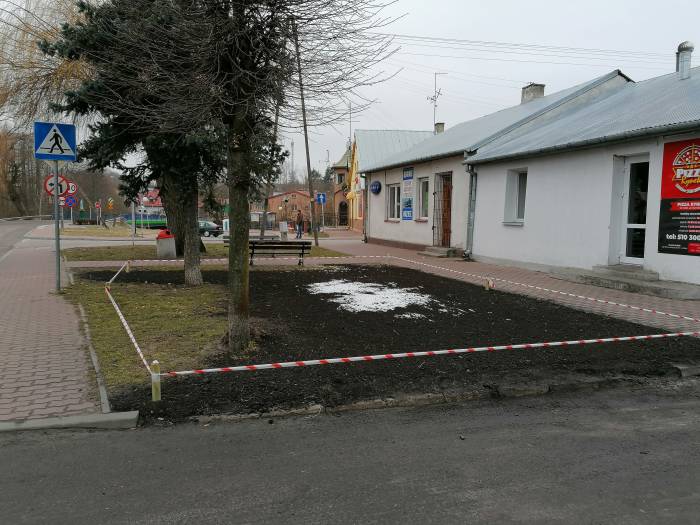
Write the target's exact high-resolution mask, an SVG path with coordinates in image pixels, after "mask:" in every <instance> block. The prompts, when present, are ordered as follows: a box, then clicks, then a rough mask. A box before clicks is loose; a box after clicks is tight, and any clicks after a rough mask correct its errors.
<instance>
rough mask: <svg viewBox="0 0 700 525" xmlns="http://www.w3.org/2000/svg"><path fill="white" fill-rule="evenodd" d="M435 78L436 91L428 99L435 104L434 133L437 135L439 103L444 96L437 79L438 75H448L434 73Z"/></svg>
mask: <svg viewBox="0 0 700 525" xmlns="http://www.w3.org/2000/svg"><path fill="white" fill-rule="evenodd" d="M433 75H434V77H435V90H434V91H433V96H432V97H427V98H428V100H429V101H430V102H432V103H433V133H435V123H436V122H437V102H438V99H439V98H440V95H442V88H441V89H438V88H437V77H438V75H447V73H437V72H436V73H433Z"/></svg>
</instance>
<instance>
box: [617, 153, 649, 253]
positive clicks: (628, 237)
mask: <svg viewBox="0 0 700 525" xmlns="http://www.w3.org/2000/svg"><path fill="white" fill-rule="evenodd" d="M648 187H649V161H648V160H647V159H646V158H645V157H629V158H627V159H626V160H625V178H624V186H623V188H624V190H623V194H622V203H623V204H622V243H621V248H622V250H621V253H620V262H621V263H625V264H640V265H641V264H644V244H645V241H646V232H647V190H648Z"/></svg>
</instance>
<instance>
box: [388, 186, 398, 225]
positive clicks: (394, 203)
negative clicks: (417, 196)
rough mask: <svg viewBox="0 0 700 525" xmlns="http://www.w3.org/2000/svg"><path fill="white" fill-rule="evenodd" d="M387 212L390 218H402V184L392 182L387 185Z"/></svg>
mask: <svg viewBox="0 0 700 525" xmlns="http://www.w3.org/2000/svg"><path fill="white" fill-rule="evenodd" d="M386 193H387V198H388V202H387V212H386V216H387V217H388V218H389V219H400V218H401V185H399V184H390V185H388V186H387V192H386Z"/></svg>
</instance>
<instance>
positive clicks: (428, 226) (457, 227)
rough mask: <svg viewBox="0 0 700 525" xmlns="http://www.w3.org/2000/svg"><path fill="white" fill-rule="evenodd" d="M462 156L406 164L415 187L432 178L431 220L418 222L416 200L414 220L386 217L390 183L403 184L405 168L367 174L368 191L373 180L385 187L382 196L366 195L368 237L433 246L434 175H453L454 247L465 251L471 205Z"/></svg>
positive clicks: (452, 240)
mask: <svg viewBox="0 0 700 525" xmlns="http://www.w3.org/2000/svg"><path fill="white" fill-rule="evenodd" d="M463 161H464V158H463V157H462V156H455V157H450V158H447V159H440V160H436V161H433V162H424V163H421V164H414V165H410V166H409V165H407V166H405V167H406V168H410V167H412V168H413V185H414V187H415V189H416V192H417V191H418V180H419V179H421V178H424V177H428V178H429V184H430V188H429V194H430V200H429V204H428V220H427V221H424V222H422V221H420V220H419V217H418V215H419V210H418V199H417V196H416V197H414V213H413V219H414V220H412V221H403V220H400V221H391V220H389V219H388V218H387V210H386V207H387V189H386V186H387V184H401V182H402V177H403V167H401V168H395V169H391V170H386V171H381V172H376V173H369V174H367V185H366V187H367V188H369V187H370V185H371V184H372V182H373V181H375V180H378V181H379V182H381V184H382V191H381V193H380V194H379V195H375V194H373V193H372V192H370V191H368V192H367V195H368V197H367V199H368V209H369V217H368V223H367V235H368V237H370V238H372V239H383V240H389V241H396V242H404V243H410V244H416V245H421V246H432V244H433V230H432V226H433V207H434V197H433V191H434V188H435V174H437V173H446V172H452V235H451V246H453V247H456V248H461V249H464V245H465V239H466V223H467V203H468V194H467V191H468V181H469V179H468V175H467V173H466V171H465V168H464V165H463V164H462V162H463Z"/></svg>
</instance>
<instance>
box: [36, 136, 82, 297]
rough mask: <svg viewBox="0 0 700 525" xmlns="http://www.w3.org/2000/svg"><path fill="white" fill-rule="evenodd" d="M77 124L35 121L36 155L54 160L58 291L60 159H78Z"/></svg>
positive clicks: (59, 278)
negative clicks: (76, 152)
mask: <svg viewBox="0 0 700 525" xmlns="http://www.w3.org/2000/svg"><path fill="white" fill-rule="evenodd" d="M75 135H76V133H75V126H73V125H71V124H59V123H57V122H35V123H34V157H35V158H36V159H40V160H52V161H53V216H54V236H55V249H56V291H57V292H60V291H61V228H60V226H61V225H60V222H59V220H60V218H59V216H58V213H59V210H60V206H59V203H58V201H59V198H60V194H61V189H60V182H59V175H58V161H59V160H63V161H71V162H74V161H75V160H76V159H77V156H76V154H75V151H76V138H75Z"/></svg>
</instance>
